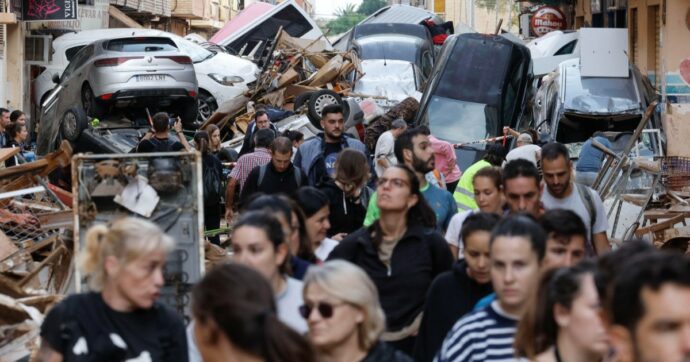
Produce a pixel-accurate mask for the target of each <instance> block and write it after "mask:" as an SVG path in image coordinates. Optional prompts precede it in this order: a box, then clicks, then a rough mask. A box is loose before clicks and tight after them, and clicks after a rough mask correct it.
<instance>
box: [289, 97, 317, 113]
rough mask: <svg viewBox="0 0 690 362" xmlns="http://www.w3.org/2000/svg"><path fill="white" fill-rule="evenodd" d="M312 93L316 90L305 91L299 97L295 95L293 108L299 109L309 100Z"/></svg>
mask: <svg viewBox="0 0 690 362" xmlns="http://www.w3.org/2000/svg"><path fill="white" fill-rule="evenodd" d="M312 93H314V92H304V93H302V94H298V95H297V97H295V102H294V104H293V106H292V109H293V110H294V111H297V110H298V109H300V108H301V107H302V106H303V105H304V104H305V103H307V101H308V100H309V97H311V95H312Z"/></svg>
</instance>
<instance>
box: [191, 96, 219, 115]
mask: <svg viewBox="0 0 690 362" xmlns="http://www.w3.org/2000/svg"><path fill="white" fill-rule="evenodd" d="M196 104H197V110H198V115H197V121H199V122H200V123H204V122H206V120H207V119H208V118H209V117H211V115H212V114H213V112H215V111H216V110H217V109H218V102H216V99H215V98H214V97H213V96H212V95H210V94H208V93H206V92H199V96H198V97H197V98H196Z"/></svg>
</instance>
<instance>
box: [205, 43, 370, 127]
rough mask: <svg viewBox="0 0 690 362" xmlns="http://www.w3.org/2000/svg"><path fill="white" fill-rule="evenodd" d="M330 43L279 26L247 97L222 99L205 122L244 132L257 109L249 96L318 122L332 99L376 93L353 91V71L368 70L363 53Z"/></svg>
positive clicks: (339, 99)
mask: <svg viewBox="0 0 690 362" xmlns="http://www.w3.org/2000/svg"><path fill="white" fill-rule="evenodd" d="M327 48H328V46H327V43H326V42H325V41H323V40H320V39H317V40H304V39H298V38H293V37H291V36H290V35H288V34H287V32H285V31H283V30H281V31H279V32H278V34H277V35H276V37H275V39H274V40H273V41H272V42H271V43H270V46H267V47H266V53H265V54H263V55H262V56H261V57H260V62H259V63H260V64H264V66H263V69H262V73H261V74H260V76H259V78H258V80H257V81H256V84H255V85H254V87H253V89H250V90H249V92H248V94H246V95H245V97H237V98H235V99H233V100H231V101H229V102H226V103H224V104H221V105H220V106H219V108H218V111H217V112H216V113H214V114H213V115H212V116H211V117H209V119H208V120H207V121H206V122H205V123H204V124H203V125H202V126H201V128H202V129H203V128H205V127H206V126H207V125H209V124H216V125H218V127H220V128H221V129H222V128H223V127H225V126H231V127H232V131H233V132H234V133H236V131H238V130H239V131H242V132H244V131H245V130H246V126H247V124H248V122H249V120H250V119H251V118H252V116H253V113H254V110H253V109H251V107H249V109H248V108H247V103H248V102H249V101H255V102H256V103H259V104H262V105H266V106H269V107H275V108H277V109H282V110H285V111H287V112H286V114H291V113H290V112H293V111H296V112H303V113H306V115H307V116H308V117H309V119H310V121H311V122H312V123H313V124H315V125H318V121H319V119H320V115H321V110H322V109H323V107H325V106H326V105H329V104H333V103H340V104H343V98H344V97H349V96H357V97H361V98H376V97H375V96H369V95H363V94H355V93H352V92H351V91H352V81H351V77H352V75H353V72H356V76H357V77H361V76H363V75H364V73H363V72H362V68H361V62H360V60H359V58H358V57H357V54H356V53H355V52H353V51H349V52H333V51H328V50H327ZM346 118H347V117H346ZM272 120H273V121H276V120H275V119H273V118H272ZM233 121H234V124H233V123H232V122H233ZM317 127H318V126H317Z"/></svg>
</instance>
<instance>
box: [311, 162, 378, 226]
mask: <svg viewBox="0 0 690 362" xmlns="http://www.w3.org/2000/svg"><path fill="white" fill-rule="evenodd" d="M368 181H369V163H368V162H367V157H366V156H364V154H363V153H361V152H359V151H355V150H351V149H345V150H343V151H342V152H340V154H339V155H338V158H337V159H336V160H335V176H334V179H331V180H328V181H327V182H325V183H324V184H323V185H322V186H321V187H320V189H321V191H323V192H324V193H325V194H326V196H328V199H329V201H330V204H329V206H330V213H329V215H328V221H329V222H330V224H331V228H330V229H328V236H329V237H330V238H332V239H333V240H343V238H344V237H345V236H347V234H349V233H351V232H353V231H355V230H357V229H359V228H361V227H362V223H363V222H364V216H366V214H367V205H368V204H369V199H370V198H371V195H372V194H373V193H374V191H373V190H372V189H370V188H369V187H368V186H367V182H368Z"/></svg>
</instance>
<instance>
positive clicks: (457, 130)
mask: <svg viewBox="0 0 690 362" xmlns="http://www.w3.org/2000/svg"><path fill="white" fill-rule="evenodd" d="M533 82H534V76H533V74H532V58H531V56H530V52H529V49H527V47H525V46H524V45H522V44H519V43H516V42H513V41H512V40H509V39H507V38H505V37H503V36H500V35H486V34H460V35H454V36H451V37H449V38H448V39H447V40H446V42H445V44H444V45H443V49H442V50H441V54H440V56H439V57H438V58H437V59H436V65H435V67H434V69H433V72H432V74H431V78H430V79H429V82H428V84H427V87H426V90H425V91H424V95H423V97H422V100H421V105H420V109H419V111H418V113H417V118H416V124H418V125H426V126H428V127H429V129H430V130H431V133H432V135H434V136H436V137H437V138H439V139H442V140H445V141H448V142H450V143H452V144H457V143H471V142H476V141H479V140H483V139H486V138H489V137H495V136H500V135H502V134H503V127H505V126H508V127H511V128H513V129H521V128H525V127H529V126H530V123H531V115H530V112H529V111H530V109H529V107H528V103H529V99H530V98H531V97H532V93H533V92H532V89H533ZM484 149H485V144H482V143H476V144H472V145H466V146H462V147H460V148H458V149H456V155H457V163H458V165H459V166H460V169H461V170H465V169H466V168H467V167H468V166H469V165H471V164H472V163H474V162H476V161H477V160H479V159H480V158H481V157H482V156H483V153H484Z"/></svg>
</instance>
